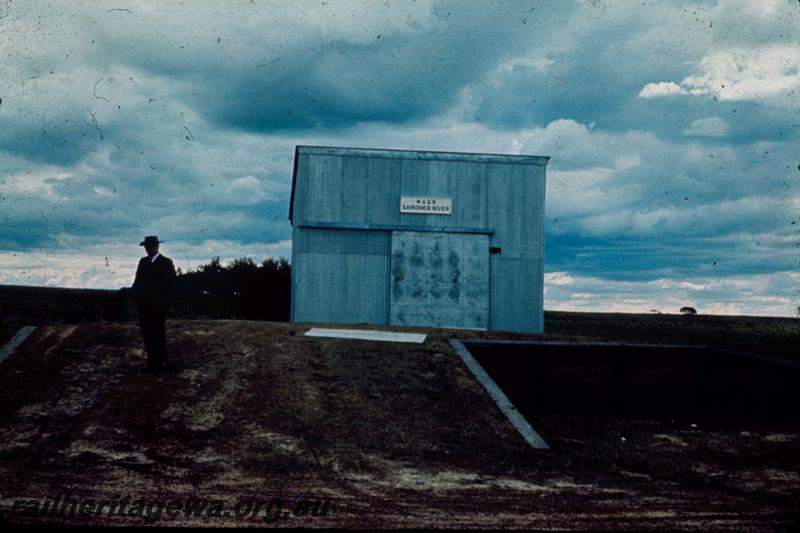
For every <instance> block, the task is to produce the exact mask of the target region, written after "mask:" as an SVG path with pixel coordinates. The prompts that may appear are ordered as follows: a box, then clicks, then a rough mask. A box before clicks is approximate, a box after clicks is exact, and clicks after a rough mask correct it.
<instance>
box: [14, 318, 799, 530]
mask: <svg viewBox="0 0 800 533" xmlns="http://www.w3.org/2000/svg"><path fill="white" fill-rule="evenodd" d="M678 318H683V317H678ZM308 327H309V326H308V325H303V324H286V323H270V322H247V321H190V320H171V321H169V322H168V337H169V348H170V353H171V362H170V368H169V369H168V371H167V372H165V373H164V374H160V375H149V374H142V373H141V372H140V371H139V369H140V367H141V366H142V365H143V363H144V360H145V359H144V355H143V351H142V350H143V347H142V343H141V339H140V336H139V331H138V328H137V326H136V325H135V324H132V323H108V322H95V323H82V324H75V325H52V326H43V327H40V328H39V329H38V330H37V331H36V332H35V333H34V334H33V335H32V336H31V337H30V338H29V339H28V340H27V341H26V343H25V344H23V346H22V347H20V348H19V349H18V350H17V351H16V352H15V353H13V354H12V355H11V356H10V357H9V358H8V359H7V360H6V361H4V362H3V363H2V364H0V487H2V488H1V489H0V512H2V515H3V516H2V518H0V520H7V521H11V522H14V523H31V522H32V523H67V524H88V525H138V524H142V523H150V522H146V521H144V519H143V518H142V515H141V513H140V514H139V515H137V516H108V515H107V514H104V513H99V514H98V513H94V514H90V515H88V516H83V517H80V516H78V517H69V516H42V515H38V516H37V515H34V514H33V512H32V511H31V510H30V509H31V508H32V507H30V505H31V504H30V503H28V504H25V502H26V501H28V502H30V501H33V502H39V504H41V502H43V501H45V500H46V499H47V497H59V496H60V495H62V494H66V495H69V496H70V498H72V499H76V500H87V499H91V500H94V501H95V502H97V501H101V500H115V499H117V500H119V499H121V498H129V499H130V500H138V499H142V500H148V501H150V500H179V501H181V502H186V501H189V500H192V501H198V500H203V499H207V500H211V501H216V502H222V503H224V505H225V511H223V513H222V514H223V516H209V515H210V514H211V513H206V514H201V515H200V516H188V515H187V514H186V513H179V514H178V516H176V517H174V518H171V517H167V516H165V515H163V514H162V515H161V517H160V519H159V520H158V521H157V522H155V523H157V524H159V525H167V526H170V525H207V526H228V525H239V526H248V525H254V526H258V525H278V526H289V527H298V526H311V527H316V526H344V527H349V528H368V527H384V528H385V527H392V528H394V527H437V528H451V527H459V528H475V527H490V528H536V529H554V528H557V529H573V528H575V529H629V530H633V529H637V530H638V529H671V530H672V529H687V530H688V529H702V530H731V529H734V530H743V531H744V530H750V531H764V530H785V529H788V528H791V527H793V526H795V527H796V526H798V525H800V523H799V522H798V510H800V477H799V476H798V472H800V457H798V452H797V451H798V450H799V449H800V447H799V446H798V445H800V427H797V426H796V425H791V426H790V427H745V426H741V427H730V426H728V427H717V428H712V427H697V426H693V425H691V424H672V425H671V424H666V423H664V422H659V421H648V420H622V419H608V418H603V419H597V418H588V417H580V416H541V417H539V419H537V420H531V423H532V424H533V425H534V427H535V428H536V429H537V430H538V431H539V432H540V433H541V434H542V436H543V437H544V438H545V440H547V442H548V443H549V444H550V446H551V449H550V450H547V451H541V450H533V449H530V448H529V447H527V444H526V443H525V442H524V440H523V439H522V438H521V437H520V436H519V435H518V434H517V433H516V431H515V430H514V429H513V427H512V426H511V425H510V423H508V422H507V421H506V419H505V418H504V417H503V415H502V414H501V413H500V411H499V410H498V409H497V407H496V406H495V405H494V404H493V402H492V401H491V400H490V399H489V397H488V395H487V394H486V393H485V392H484V391H483V389H482V388H481V386H480V385H479V384H478V383H477V381H475V380H474V378H473V377H472V375H471V374H470V373H469V371H468V370H467V369H466V368H465V367H464V365H463V364H462V363H461V360H460V359H459V357H458V356H457V355H456V354H455V352H454V351H453V350H452V349H451V348H450V346H449V345H448V344H447V339H448V338H451V337H457V338H461V339H465V338H484V339H485V338H519V339H522V338H533V337H535V338H537V339H542V338H554V337H552V336H551V337H548V336H526V335H517V334H502V333H487V332H475V331H462V330H458V331H456V330H453V331H447V330H433V329H430V330H426V329H425V328H407V329H408V330H412V331H417V332H419V331H422V332H426V333H428V334H429V336H428V338H427V340H426V341H425V343H424V344H401V343H388V342H373V341H358V340H343V339H325V338H316V337H314V338H312V337H304V336H303V332H304V331H306V330H307V329H308ZM391 329H394V330H403V328H391ZM590 336H591V335H590ZM743 393H744V394H746V391H743ZM276 498H277V499H279V500H280V502H282V504H283V507H284V508H286V509H289V508H291V509H294V510H296V509H298V508H302V507H297V506H296V505H297V502H312V503H313V502H316V503H320V502H323V503H324V502H329V504H330V506H329V507H325V506H324V505H323V506H321V507H320V509H321V512H319V513H317V515H316V516H309V515H308V514H306V515H304V516H297V515H298V514H299V515H302V513H299V512H294V511H292V512H289V511H285V512H284V513H283V514H284V515H286V516H283V517H282V518H280V519H278V520H276V521H274V522H273V521H271V520H265V516H266V515H265V514H264V513H261V514H260V515H258V516H252V515H250V516H248V517H244V518H239V517H235V516H233V515H232V514H231V515H230V516H224V513H225V512H228V513H229V514H230V513H231V511H230V510H231V509H233V508H234V505H235V504H236V502H243V501H246V500H248V499H254V500H258V501H263V502H266V501H277V500H275V499H276ZM26 505H27V506H26ZM15 506H16V507H15ZM273 510H274V509H273ZM120 514H122V513H120Z"/></svg>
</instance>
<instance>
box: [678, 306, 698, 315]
mask: <svg viewBox="0 0 800 533" xmlns="http://www.w3.org/2000/svg"><path fill="white" fill-rule="evenodd" d="M681 314H682V315H696V314H697V309H695V308H694V307H689V306H688V305H687V306H684V307H681Z"/></svg>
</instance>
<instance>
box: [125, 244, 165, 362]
mask: <svg viewBox="0 0 800 533" xmlns="http://www.w3.org/2000/svg"><path fill="white" fill-rule="evenodd" d="M160 242H161V241H159V240H158V237H156V236H155V235H148V236H147V237H145V238H144V240H143V241H142V242H140V243H139V245H140V246H144V249H145V250H146V251H147V257H142V258H141V259H140V260H139V266H138V267H137V268H136V278H135V279H134V281H133V291H134V294H135V295H136V299H137V301H138V307H139V328H140V329H141V330H142V338H143V339H144V346H145V348H146V349H147V366H146V367H145V371H147V372H160V371H161V370H163V369H164V361H165V360H166V359H167V334H166V330H165V326H166V318H167V310H168V309H169V308H170V304H171V299H172V298H171V297H172V292H173V288H174V283H175V265H174V264H173V263H172V259H170V258H169V257H166V256H163V255H161V254H160V253H159V252H158V245H159V243H160Z"/></svg>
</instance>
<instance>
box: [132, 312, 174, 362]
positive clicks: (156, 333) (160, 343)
mask: <svg viewBox="0 0 800 533" xmlns="http://www.w3.org/2000/svg"><path fill="white" fill-rule="evenodd" d="M166 318H167V316H166V313H164V312H163V311H160V310H157V309H156V310H153V309H142V308H140V309H139V328H140V329H141V330H142V338H143V339H144V347H145V349H146V350H147V362H148V363H149V364H151V365H156V364H161V363H163V362H164V360H165V359H166V358H167V332H166V329H165V326H166Z"/></svg>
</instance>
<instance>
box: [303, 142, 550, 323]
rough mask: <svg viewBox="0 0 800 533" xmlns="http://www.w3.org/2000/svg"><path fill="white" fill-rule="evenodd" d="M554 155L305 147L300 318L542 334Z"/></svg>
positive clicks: (317, 320)
mask: <svg viewBox="0 0 800 533" xmlns="http://www.w3.org/2000/svg"><path fill="white" fill-rule="evenodd" d="M548 159H549V158H548V157H541V156H519V155H499V154H470V153H456V152H432V151H410V150H377V149H363V148H333V147H315V146H298V147H297V148H296V150H295V160H294V172H293V176H292V193H291V200H290V206H289V219H290V221H291V223H292V239H293V242H292V312H291V316H292V320H293V321H298V322H335V323H368V324H405V325H432V326H444V327H470V328H488V329H493V330H510V331H526V332H541V331H542V329H543V316H544V315H543V308H542V293H543V269H544V231H543V222H544V193H545V167H546V165H547V161H548ZM414 203H416V204H418V205H417V207H414V206H413V205H411V204H414ZM419 204H422V205H423V207H419ZM425 204H429V206H428V207H424V206H425ZM401 206H408V207H401ZM448 208H449V211H448V210H447V209H448ZM412 209H439V210H444V212H446V214H442V213H441V212H440V213H434V212H431V211H429V212H409V210H412Z"/></svg>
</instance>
